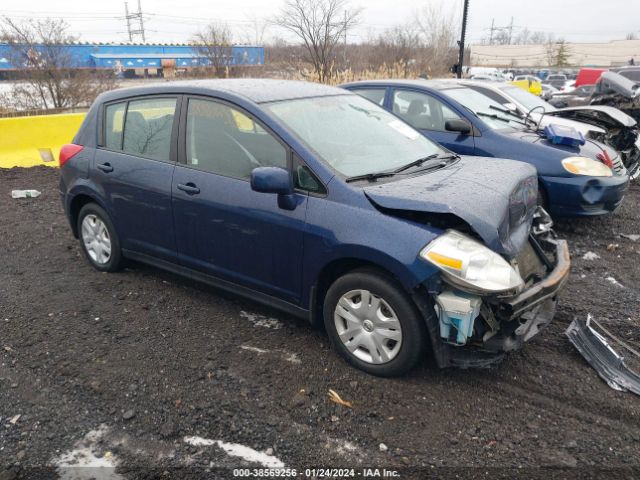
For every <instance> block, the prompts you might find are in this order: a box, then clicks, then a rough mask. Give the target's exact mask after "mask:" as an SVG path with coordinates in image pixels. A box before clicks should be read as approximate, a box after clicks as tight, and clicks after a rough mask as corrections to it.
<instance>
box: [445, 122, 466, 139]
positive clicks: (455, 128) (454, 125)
mask: <svg viewBox="0 0 640 480" xmlns="http://www.w3.org/2000/svg"><path fill="white" fill-rule="evenodd" d="M444 129H445V130H446V131H447V132H459V133H461V134H462V135H468V134H470V133H471V125H469V123H468V122H467V121H465V120H461V119H455V120H447V121H446V122H445V123H444Z"/></svg>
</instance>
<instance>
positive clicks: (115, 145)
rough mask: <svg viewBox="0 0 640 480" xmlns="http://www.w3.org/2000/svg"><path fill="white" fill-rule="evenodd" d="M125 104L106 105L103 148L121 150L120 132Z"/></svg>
mask: <svg viewBox="0 0 640 480" xmlns="http://www.w3.org/2000/svg"><path fill="white" fill-rule="evenodd" d="M126 106H127V104H126V102H122V103H114V104H112V105H107V107H106V108H105V128H104V137H105V138H104V146H105V147H107V148H108V149H109V150H121V149H122V130H123V126H124V112H125V110H126Z"/></svg>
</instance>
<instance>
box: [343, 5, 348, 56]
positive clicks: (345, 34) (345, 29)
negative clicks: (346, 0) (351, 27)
mask: <svg viewBox="0 0 640 480" xmlns="http://www.w3.org/2000/svg"><path fill="white" fill-rule="evenodd" d="M343 53H344V59H343V60H344V65H345V67H346V66H347V11H346V10H345V11H344V52H343Z"/></svg>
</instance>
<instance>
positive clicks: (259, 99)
mask: <svg viewBox="0 0 640 480" xmlns="http://www.w3.org/2000/svg"><path fill="white" fill-rule="evenodd" d="M163 93H193V94H204V95H206V94H212V93H226V94H230V95H235V96H240V97H244V98H245V99H248V100H250V101H252V102H254V103H266V102H277V101H281V100H293V99H300V98H309V97H325V96H333V95H349V94H350V93H349V92H348V91H346V90H343V89H340V88H336V87H330V86H327V85H322V84H320V83H312V82H302V81H297V80H275V79H259V78H233V79H231V78H229V79H207V80H180V81H170V82H160V83H154V84H151V85H145V86H141V87H128V88H120V89H116V90H111V91H110V92H107V93H105V94H103V95H101V96H100V98H99V100H100V101H101V102H110V101H113V100H118V99H120V98H128V97H132V96H140V95H155V94H163Z"/></svg>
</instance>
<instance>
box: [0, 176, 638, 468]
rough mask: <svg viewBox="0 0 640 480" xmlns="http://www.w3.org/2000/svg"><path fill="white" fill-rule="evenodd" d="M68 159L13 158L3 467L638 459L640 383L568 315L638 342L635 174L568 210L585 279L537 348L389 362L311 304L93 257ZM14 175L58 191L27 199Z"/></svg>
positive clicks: (1, 274)
mask: <svg viewBox="0 0 640 480" xmlns="http://www.w3.org/2000/svg"><path fill="white" fill-rule="evenodd" d="M57 175H58V173H57V171H56V170H55V169H50V168H46V167H38V168H33V169H29V170H24V169H10V170H0V218H1V225H2V228H1V229H0V479H1V480H7V479H13V478H56V477H57V476H61V477H62V478H76V477H79V476H81V475H82V476H83V477H82V478H88V477H89V476H91V475H89V473H90V472H91V469H90V468H89V467H85V468H80V467H78V466H77V465H88V466H99V465H104V466H116V467H117V468H116V469H115V471H114V470H108V471H109V472H110V473H109V475H108V476H105V477H100V478H127V479H129V478H156V477H161V478H232V476H233V471H232V470H231V469H232V468H238V467H247V468H262V467H264V466H282V465H284V466H286V467H287V468H295V469H297V470H298V474H300V473H304V468H307V467H309V468H320V467H325V468H326V467H354V468H356V471H355V476H356V477H358V476H361V475H359V474H362V473H366V472H364V471H363V470H362V468H364V467H372V466H375V467H379V468H382V467H385V468H387V469H396V470H398V471H399V472H400V474H401V478H426V477H431V476H437V477H450V476H458V477H475V478H514V477H515V476H522V477H527V478H531V477H546V478H549V477H562V478H567V477H574V478H585V477H588V476H591V477H592V478H596V477H598V476H599V475H600V474H604V473H605V472H604V470H603V469H606V470H607V472H606V473H607V475H608V477H609V478H611V477H612V476H619V477H625V476H633V475H635V476H636V477H637V476H638V473H639V471H638V470H635V469H637V468H638V467H639V466H640V428H639V427H640V425H639V414H640V399H638V398H637V397H636V396H634V395H632V394H630V393H621V392H617V391H614V390H612V389H611V388H609V387H608V386H607V385H606V384H605V383H604V382H603V381H602V380H600V378H599V377H598V376H597V374H596V372H595V371H594V370H592V369H591V368H590V367H589V366H588V365H587V364H586V362H585V361H584V360H583V359H582V357H581V356H580V355H579V354H578V353H577V352H576V351H575V350H574V348H573V347H572V346H571V344H570V343H569V342H568V340H567V339H566V338H565V336H564V334H563V332H564V330H565V329H566V327H567V325H568V324H569V323H570V322H571V321H572V320H573V319H574V318H576V317H578V318H586V317H587V315H588V314H591V315H593V316H594V318H596V319H598V320H600V321H602V322H603V323H604V324H605V325H606V326H607V327H609V328H610V329H611V330H612V331H614V332H615V333H616V334H617V335H620V336H621V337H624V338H625V339H626V340H628V341H629V342H630V343H632V344H633V345H638V344H640V335H639V333H638V328H637V324H638V321H639V320H640V317H639V313H638V307H639V306H640V295H639V290H638V285H640V268H639V267H638V264H639V263H640V255H639V254H640V240H637V241H635V242H634V241H633V240H631V239H629V238H625V237H621V236H620V234H627V235H628V234H640V220H639V218H638V213H637V212H638V207H639V205H640V187H638V186H634V187H632V188H631V190H630V192H629V195H628V198H627V201H626V203H625V205H624V206H623V207H622V209H621V210H620V211H619V212H617V213H616V214H615V215H611V216H608V217H606V218H596V219H587V220H581V221H571V222H563V223H561V224H559V225H558V231H559V233H560V234H561V236H564V237H567V238H568V239H569V240H570V243H571V248H572V255H573V268H572V274H571V279H570V282H569V285H568V288H567V289H566V291H565V293H564V295H563V297H562V299H561V303H560V306H559V311H558V314H557V316H556V319H555V321H554V322H553V323H552V324H551V325H550V326H549V327H548V328H547V329H546V330H545V331H544V332H543V333H542V334H540V335H539V336H538V337H536V338H535V339H534V340H533V341H532V342H531V343H529V344H528V345H527V346H526V348H524V349H523V350H522V351H520V352H517V353H514V354H512V355H510V356H509V357H508V358H507V359H506V361H505V362H504V363H503V364H502V365H500V366H499V367H497V368H495V369H491V370H482V371H474V370H467V371H462V370H457V371H456V370H444V371H442V370H438V369H436V368H435V366H434V363H433V361H431V360H425V362H424V363H423V365H421V366H420V367H419V368H417V369H416V370H415V371H413V372H412V373H411V374H410V375H409V376H407V377H403V378H397V379H380V378H375V377H371V376H368V375H366V374H364V373H361V372H359V371H358V370H355V369H353V368H350V367H349V366H347V365H346V364H345V363H343V362H342V361H341V360H340V359H339V358H338V357H337V355H336V354H335V353H333V352H332V351H331V349H330V348H329V346H328V341H327V338H326V336H325V335H324V334H323V333H322V332H321V331H317V330H314V329H312V328H311V327H310V326H308V325H307V324H306V323H304V322H303V321H301V320H297V319H294V318H290V317H288V316H286V315H283V314H281V313H279V312H277V311H273V310H270V309H267V308H265V307H263V306H260V305H258V304H255V303H251V302H249V301H246V300H243V299H240V298H236V297H234V296H232V295H227V294H223V293H221V292H219V291H216V290H215V289H212V288H208V287H206V286H203V285H200V284H196V283H194V282H191V281H188V280H185V279H182V278H179V277H177V276H174V275H171V274H168V273H165V272H162V271H159V270H156V269H153V268H150V267H146V266H143V265H132V266H131V268H129V269H126V270H125V271H123V272H121V273H118V274H103V273H99V272H97V271H95V270H93V269H92V268H91V267H90V266H89V264H88V262H87V261H85V259H84V258H83V257H82V254H81V251H80V248H79V246H78V244H77V241H76V240H75V239H74V238H73V237H72V235H71V232H70V230H69V227H68V225H67V221H66V219H65V217H64V215H63V213H62V208H61V206H60V200H59V197H58V192H57ZM16 188H35V189H38V190H40V191H42V192H43V193H42V195H41V196H40V197H39V198H36V199H27V200H13V199H12V198H11V197H10V195H9V194H10V191H11V190H12V189H16ZM589 252H591V253H589ZM585 254H587V255H586V257H585ZM589 258H594V259H591V260H589ZM329 389H333V390H335V391H336V392H338V394H339V395H340V396H341V397H342V398H343V399H344V400H346V401H349V402H351V403H352V406H353V407H352V408H348V407H345V406H341V405H338V404H336V403H333V402H331V401H330V400H329V398H328V390H329ZM192 437H193V438H192ZM73 465H76V466H75V467H74V466H73ZM540 467H547V468H540ZM317 476H318V477H320V475H317Z"/></svg>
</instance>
